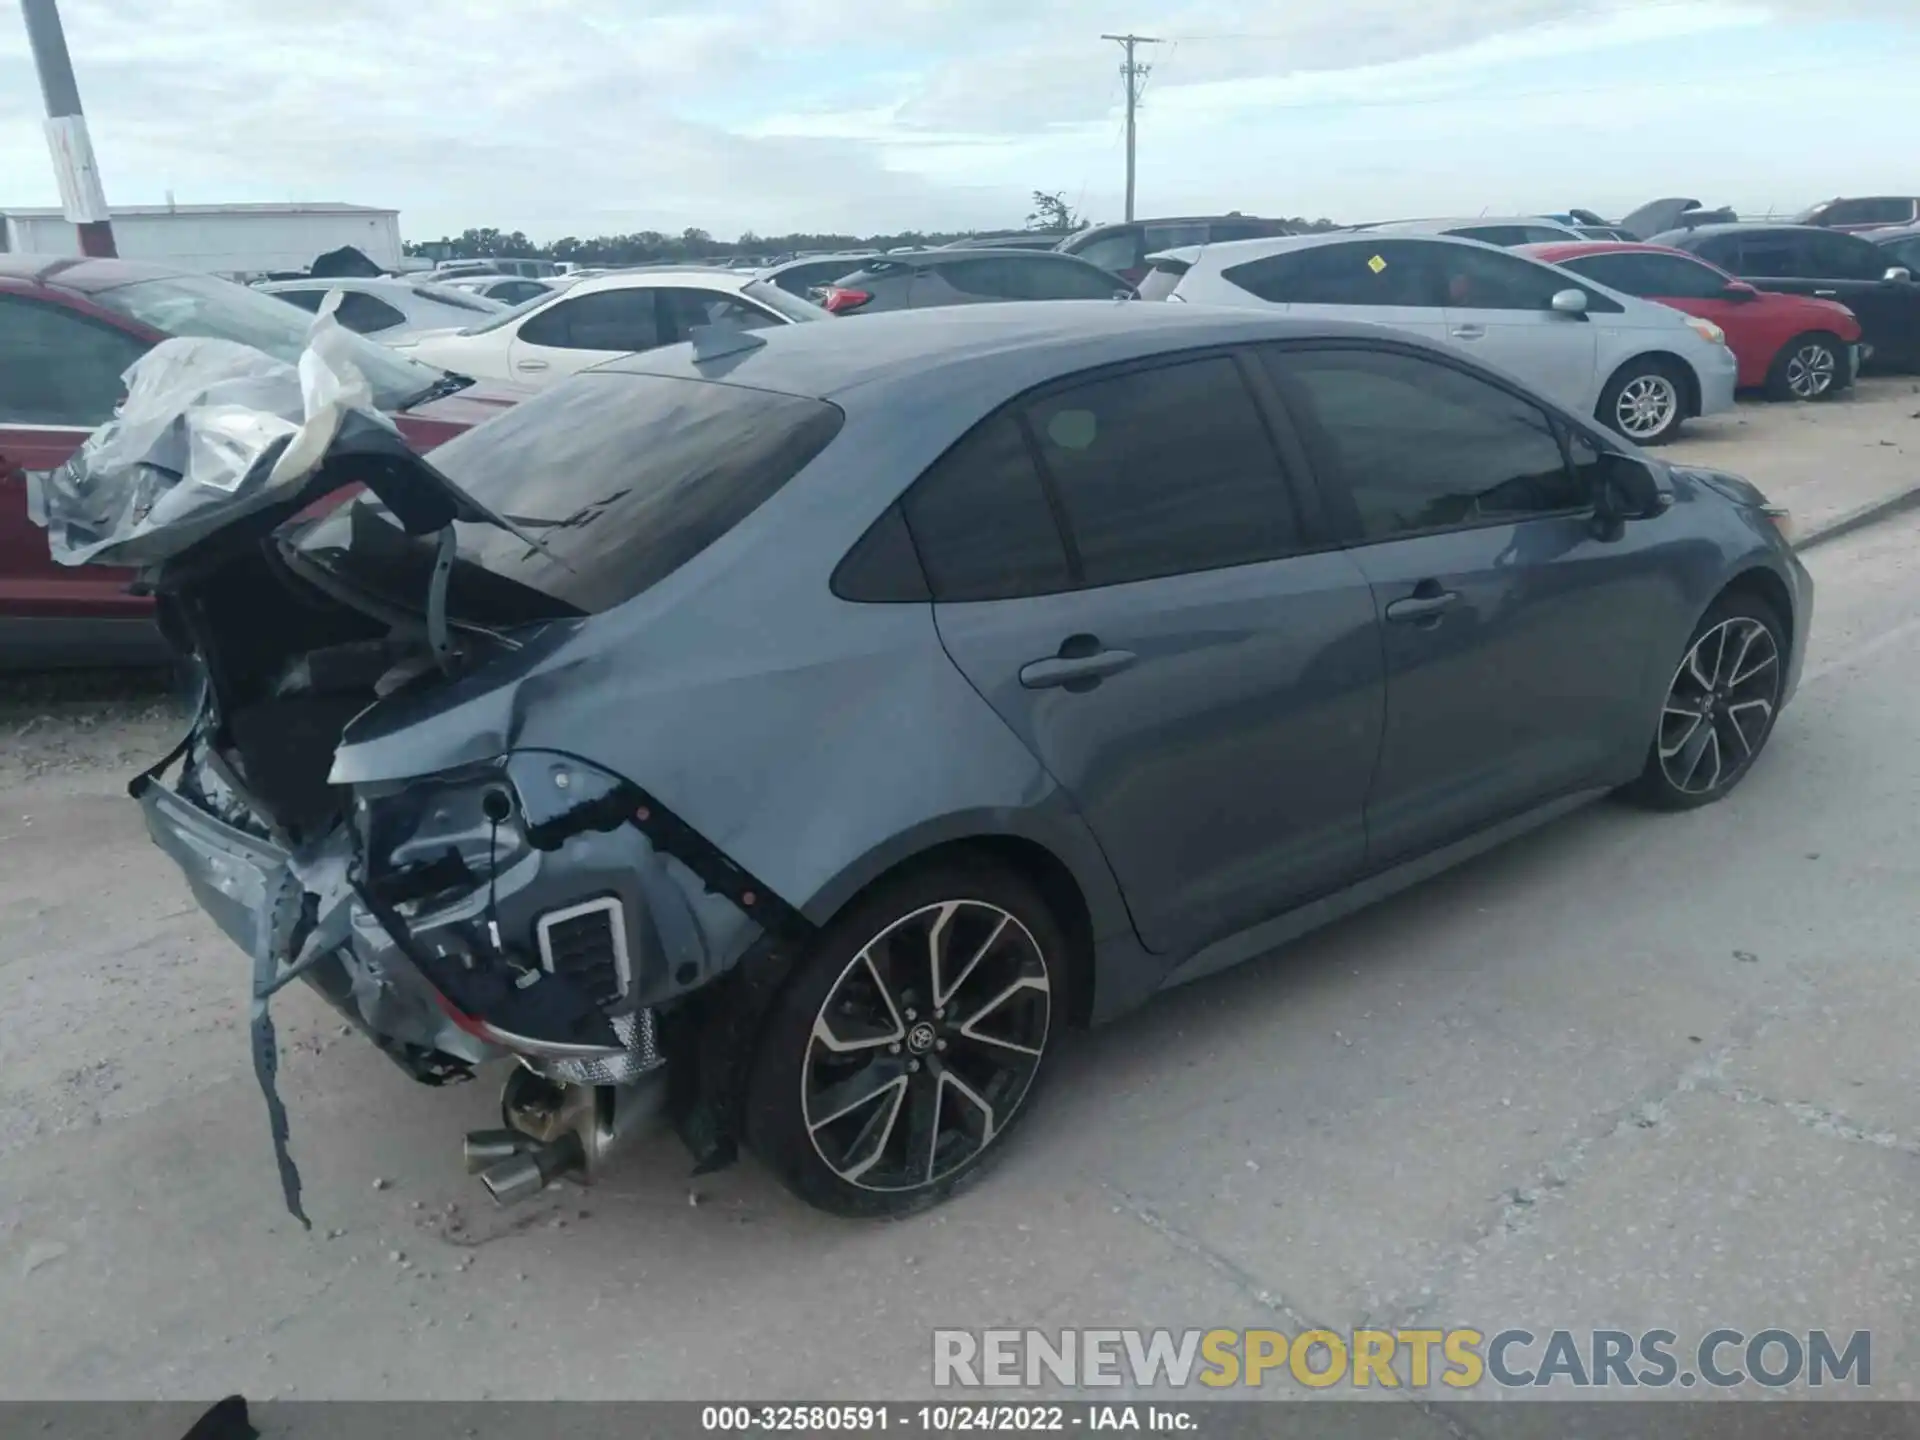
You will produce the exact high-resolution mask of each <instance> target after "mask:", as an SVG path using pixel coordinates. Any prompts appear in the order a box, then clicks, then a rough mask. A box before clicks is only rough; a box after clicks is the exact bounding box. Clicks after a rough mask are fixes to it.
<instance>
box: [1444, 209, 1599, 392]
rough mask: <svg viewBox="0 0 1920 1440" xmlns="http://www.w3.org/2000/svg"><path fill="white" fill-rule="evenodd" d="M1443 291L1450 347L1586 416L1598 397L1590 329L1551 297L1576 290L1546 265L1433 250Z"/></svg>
mask: <svg viewBox="0 0 1920 1440" xmlns="http://www.w3.org/2000/svg"><path fill="white" fill-rule="evenodd" d="M1433 249H1434V251H1435V264H1437V265H1438V266H1439V267H1440V270H1441V280H1442V284H1443V285H1444V286H1445V287H1446V292H1447V343H1448V344H1449V345H1451V346H1453V347H1454V348H1456V349H1458V350H1459V351H1461V353H1463V354H1465V355H1467V356H1468V357H1469V358H1471V359H1473V360H1477V361H1479V362H1480V363H1481V364H1482V365H1492V366H1494V367H1495V368H1497V369H1500V370H1504V371H1506V372H1507V373H1508V374H1509V375H1512V376H1514V377H1516V378H1517V379H1519V380H1522V381H1524V382H1525V383H1526V384H1527V385H1529V386H1531V387H1532V388H1534V389H1536V390H1538V391H1540V392H1541V393H1543V394H1545V395H1549V396H1551V397H1552V398H1554V399H1555V400H1558V401H1559V402H1560V403H1561V404H1562V405H1565V406H1566V407H1567V408H1568V409H1570V410H1573V411H1575V412H1576V413H1578V414H1583V415H1584V414H1590V413H1591V412H1592V410H1593V406H1594V403H1595V401H1596V400H1597V399H1598V398H1599V397H1598V394H1597V392H1598V389H1599V377H1598V376H1596V375H1595V374H1594V369H1593V367H1594V355H1595V350H1596V343H1595V340H1594V326H1593V322H1592V321H1591V320H1589V319H1588V318H1587V317H1586V316H1585V315H1562V314H1560V313H1559V312H1558V311H1557V310H1555V309H1554V308H1553V297H1554V296H1555V295H1556V294H1557V293H1559V292H1560V291H1562V290H1569V289H1575V288H1578V287H1577V286H1575V284H1574V282H1573V281H1572V280H1570V279H1568V278H1567V277H1566V276H1563V275H1561V274H1559V273H1558V272H1557V271H1554V270H1549V269H1548V268H1547V267H1546V266H1544V265H1536V264H1534V263H1533V262H1532V261H1530V260H1523V259H1521V258H1520V257H1519V256H1517V255H1504V254H1501V253H1500V252H1499V251H1497V250H1483V249H1481V248H1479V247H1478V246H1473V245H1445V244H1437V245H1435V246H1434V247H1433Z"/></svg>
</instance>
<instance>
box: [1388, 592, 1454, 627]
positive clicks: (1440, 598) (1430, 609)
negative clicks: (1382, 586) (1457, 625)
mask: <svg viewBox="0 0 1920 1440" xmlns="http://www.w3.org/2000/svg"><path fill="white" fill-rule="evenodd" d="M1459 599H1460V592H1459V591H1458V590H1442V591H1440V592H1439V593H1438V594H1435V595H1409V596H1408V597H1407V598H1406V599H1404V600H1395V601H1394V602H1393V603H1392V604H1390V605H1388V606H1387V619H1389V620H1392V621H1394V622H1395V623H1397V624H1402V625H1404V624H1408V623H1411V622H1416V621H1420V620H1437V619H1438V618H1439V617H1440V616H1441V615H1442V614H1444V613H1445V612H1446V611H1448V610H1450V609H1452V608H1453V606H1454V604H1455V603H1456V602H1458V600H1459Z"/></svg>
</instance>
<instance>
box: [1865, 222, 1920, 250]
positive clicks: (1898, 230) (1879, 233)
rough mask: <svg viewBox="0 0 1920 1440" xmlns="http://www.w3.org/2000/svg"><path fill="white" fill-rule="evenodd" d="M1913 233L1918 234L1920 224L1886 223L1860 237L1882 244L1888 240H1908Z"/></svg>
mask: <svg viewBox="0 0 1920 1440" xmlns="http://www.w3.org/2000/svg"><path fill="white" fill-rule="evenodd" d="M1915 235H1920V225H1887V226H1883V227H1882V228H1881V229H1878V230H1869V231H1867V232H1865V233H1864V234H1863V235H1861V237H1860V238H1861V239H1862V240H1871V241H1873V242H1874V244H1876V245H1884V244H1885V243H1886V242H1887V241H1889V240H1908V239H1911V238H1912V237H1914V236H1915Z"/></svg>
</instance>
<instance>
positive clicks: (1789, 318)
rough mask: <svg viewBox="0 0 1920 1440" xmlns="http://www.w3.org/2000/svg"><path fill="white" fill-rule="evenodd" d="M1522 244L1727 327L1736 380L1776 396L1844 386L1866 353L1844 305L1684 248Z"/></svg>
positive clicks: (1803, 395)
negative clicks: (1763, 280)
mask: <svg viewBox="0 0 1920 1440" xmlns="http://www.w3.org/2000/svg"><path fill="white" fill-rule="evenodd" d="M1519 249H1520V251H1521V252H1522V253H1523V254H1527V255H1531V256H1533V257H1534V259H1536V260H1544V261H1546V262H1547V263H1548V264H1550V265H1559V266H1561V267H1562V268H1564V269H1567V270H1572V271H1574V272H1576V273H1577V274H1580V275H1583V276H1585V277H1586V278H1587V279H1589V280H1594V281H1597V282H1599V283H1600V284H1602V285H1605V286H1606V287H1607V288H1608V289H1610V290H1619V291H1621V292H1623V293H1624V294H1627V295H1637V296H1639V297H1640V298H1641V299H1643V300H1657V301H1659V302H1660V303H1661V304H1662V305H1671V306H1672V307H1673V308H1674V309H1676V310H1684V311H1685V312H1686V313H1687V314H1689V315H1697V316H1699V317H1700V318H1701V319H1702V320H1711V321H1713V323H1714V324H1716V325H1718V326H1719V327H1720V328H1721V329H1722V330H1724V331H1726V332H1727V345H1728V348H1730V349H1731V350H1732V351H1733V354H1734V358H1735V359H1736V360H1738V361H1739V362H1740V374H1739V379H1738V382H1737V383H1738V384H1739V385H1741V386H1742V387H1744V388H1751V389H1764V390H1766V391H1767V393H1768V394H1770V395H1772V396H1773V397H1774V398H1775V399H1777V400H1820V399H1824V398H1825V397H1826V396H1828V395H1831V394H1833V393H1834V392H1835V391H1837V390H1844V389H1846V388H1847V386H1849V385H1851V384H1852V383H1853V380H1854V376H1856V375H1857V374H1859V372H1860V362H1861V360H1862V359H1864V358H1865V357H1864V354H1863V351H1862V349H1861V345H1860V321H1859V320H1858V318H1856V317H1855V315H1854V313H1853V312H1852V311H1851V310H1849V309H1847V307H1846V306H1844V305H1839V304H1836V303H1835V302H1833V301H1831V300H1816V299H1814V298H1813V297H1811V296H1808V295H1782V294H1778V293H1776V292H1775V291H1772V290H1756V289H1755V288H1754V287H1753V286H1751V285H1749V284H1747V283H1746V282H1745V281H1744V280H1738V279H1736V278H1735V277H1733V276H1732V275H1729V274H1728V273H1727V272H1726V271H1724V270H1722V269H1720V268H1719V267H1718V266H1717V265H1709V264H1708V263H1707V262H1706V261H1704V260H1702V259H1701V258H1700V257H1699V256H1697V255H1689V254H1688V253H1687V252H1686V251H1684V250H1671V249H1668V248H1667V247H1666V246H1664V245H1638V244H1627V243H1623V242H1621V241H1615V240H1593V241H1568V242H1566V243H1564V244H1558V243H1556V244H1548V245H1522V246H1520V247H1519Z"/></svg>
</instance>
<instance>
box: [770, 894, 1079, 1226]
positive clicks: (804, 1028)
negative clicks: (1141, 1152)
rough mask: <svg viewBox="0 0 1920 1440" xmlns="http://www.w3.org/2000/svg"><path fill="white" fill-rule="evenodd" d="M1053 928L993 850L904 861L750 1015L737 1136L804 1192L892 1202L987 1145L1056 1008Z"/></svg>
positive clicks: (1003, 1127)
mask: <svg viewBox="0 0 1920 1440" xmlns="http://www.w3.org/2000/svg"><path fill="white" fill-rule="evenodd" d="M1065 947H1066V940H1065V938H1064V935H1063V933H1062V931H1061V929H1060V927H1059V925H1058V923H1057V922H1056V921H1055V920H1054V918H1053V916H1052V914H1051V913H1050V912H1049V911H1048V909H1047V906H1046V904H1045V902H1044V901H1042V900H1041V899H1040V897H1039V896H1038V895H1037V894H1036V893H1035V892H1034V890H1033V888H1032V887H1031V886H1029V885H1028V884H1026V883H1025V882H1024V881H1023V880H1021V879H1020V878H1019V877H1018V876H1016V875H1013V874H1011V873H1008V872H1007V871H1005V870H1002V869H1000V868H998V867H995V866H989V865H984V864H974V863H965V862H962V863H956V864H941V865H937V866H935V867H932V868H929V869H926V870H923V871H919V872H916V873H913V874H909V875H905V876H902V877H901V878H900V879H898V880H895V881H892V882H888V883H885V884H883V885H882V886H880V887H879V888H878V889H876V890H875V891H874V892H873V893H872V894H871V895H869V896H867V897H865V898H864V899H862V900H860V901H858V902H856V903H855V904H854V906H853V907H852V908H851V910H850V911H849V912H848V913H847V914H845V915H843V916H842V917H840V918H839V919H836V920H835V921H834V922H833V923H832V924H831V925H829V926H828V927H827V929H826V931H825V933H824V934H823V935H822V936H821V938H820V940H819V942H818V943H817V944H816V946H815V947H814V950H813V952H812V953H811V954H810V955H809V956H808V957H807V959H806V960H805V961H803V962H802V963H801V965H800V967H799V969H798V971H797V973H796V974H795V977H794V979H793V981H792V982H791V983H790V984H789V985H788V987H787V989H786V990H785V992H784V993H783V994H782V995H781V997H780V998H779V1000H777V1001H776V1002H775V1005H774V1008H773V1011H772V1014H771V1015H770V1016H769V1018H768V1020H767V1023H766V1025H765V1027H764V1029H763V1030H762V1032H761V1037H760V1044H759V1048H758V1053H757V1055H756V1056H755V1059H754V1065H753V1071H752V1076H751V1079H750V1081H749V1085H748V1093H747V1115H746V1122H747V1124H746V1130H747V1142H748V1145H749V1146H750V1148H752V1149H753V1151H754V1152H755V1153H756V1154H758V1155H759V1156H760V1158H761V1159H762V1160H764V1161H765V1162H766V1163H767V1164H768V1165H769V1166H771V1167H772V1169H773V1170H774V1171H775V1172H776V1173H777V1174H778V1175H779V1176H780V1178H781V1179H782V1180H783V1181H785V1182H786V1184H787V1186H788V1187H789V1188H790V1189H792V1190H793V1191H794V1192H795V1193H796V1194H798V1195H799V1196H800V1197H801V1198H802V1199H804V1200H806V1201H808V1202H809V1203H811V1204H813V1205H816V1206H818V1207H820V1208H821V1209H823V1210H828V1211H831V1212H833V1213H835V1214H839V1215H855V1216H888V1215H903V1214H907V1213H909V1212H911V1211H914V1210H919V1209H922V1208H924V1207H925V1206H927V1205H931V1204H934V1203H935V1202H937V1201H939V1200H942V1199H945V1198H946V1197H947V1196H948V1195H950V1194H952V1193H953V1192H954V1191H955V1190H956V1189H958V1188H959V1187H960V1186H962V1185H963V1184H965V1183H966V1182H967V1181H968V1180H969V1179H971V1178H972V1177H973V1176H975V1175H977V1174H978V1173H979V1171H980V1169H981V1167H982V1166H983V1165H985V1164H986V1163H987V1162H988V1161H990V1160H991V1159H993V1158H994V1157H995V1156H997V1155H999V1154H1000V1152H1001V1151H1002V1150H1003V1148H1004V1147H1005V1144H1006V1140H1007V1136H1008V1134H1009V1133H1010V1132H1011V1131H1012V1129H1013V1127H1014V1125H1015V1124H1016V1123H1018V1121H1019V1120H1020V1119H1021V1117H1022V1116H1024V1115H1025V1114H1026V1112H1027V1110H1028V1109H1029V1108H1030V1103H1031V1100H1032V1095H1033V1090H1034V1088H1035V1086H1036V1084H1037V1083H1038V1081H1039V1080H1040V1077H1041V1074H1042V1072H1043V1071H1044V1070H1045V1068H1046V1061H1047V1059H1048V1056H1049V1055H1050V1053H1051V1050H1052V1046H1053V1043H1054V1039H1055V1035H1056V1033H1057V1031H1058V1030H1059V1028H1060V1022H1061V1019H1062V1017H1063V1016H1064V1014H1065V1009H1066V1007H1065V1003H1064V995H1063V994H1062V993H1061V992H1062V990H1063V989H1064V986H1065V976H1066V973H1067V967H1066V951H1065Z"/></svg>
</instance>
